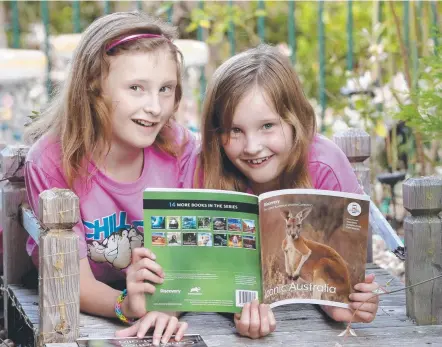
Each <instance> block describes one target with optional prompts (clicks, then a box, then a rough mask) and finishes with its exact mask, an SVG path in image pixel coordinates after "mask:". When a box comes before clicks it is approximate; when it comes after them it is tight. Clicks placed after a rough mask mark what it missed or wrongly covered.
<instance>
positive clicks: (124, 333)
mask: <svg viewBox="0 0 442 347" xmlns="http://www.w3.org/2000/svg"><path fill="white" fill-rule="evenodd" d="M139 322H140V321H138V322H136V323H135V324H134V325H131V326H130V327H128V328H125V329H121V330H117V331H116V332H115V336H116V337H131V336H135V335H136V334H137V331H138V326H139V324H140V323H139Z"/></svg>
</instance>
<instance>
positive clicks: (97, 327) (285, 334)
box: [16, 266, 442, 347]
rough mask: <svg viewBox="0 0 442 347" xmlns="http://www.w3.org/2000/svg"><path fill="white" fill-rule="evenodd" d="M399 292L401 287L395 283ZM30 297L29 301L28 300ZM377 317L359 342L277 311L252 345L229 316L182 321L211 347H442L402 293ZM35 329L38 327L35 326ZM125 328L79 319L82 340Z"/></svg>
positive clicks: (312, 315)
mask: <svg viewBox="0 0 442 347" xmlns="http://www.w3.org/2000/svg"><path fill="white" fill-rule="evenodd" d="M370 269H372V270H375V271H376V273H378V274H382V275H383V276H385V277H388V276H389V275H388V274H386V271H385V270H383V269H378V268H376V267H375V266H370ZM367 272H368V271H367ZM398 286H403V284H401V283H400V281H398ZM16 292H17V294H18V295H19V296H20V295H22V296H24V295H27V296H28V298H27V299H26V305H25V306H26V308H25V310H28V312H29V313H31V312H32V315H33V316H35V315H36V313H35V310H36V306H35V305H32V302H33V298H36V297H37V294H36V292H35V291H34V294H33V296H32V295H30V291H29V290H27V289H24V288H22V287H19V286H17V289H16ZM29 297H30V298H31V299H29ZM381 299H382V301H381V304H380V308H379V310H380V312H379V314H378V315H377V317H376V319H375V320H374V321H373V322H372V323H370V324H363V323H357V324H353V325H352V326H353V328H354V330H355V332H356V334H357V335H358V336H357V337H348V338H347V339H345V340H344V339H343V337H339V336H338V334H339V333H341V332H342V331H344V329H345V327H346V325H345V324H344V323H337V322H334V321H331V320H330V319H328V318H327V317H326V315H325V314H324V313H323V312H322V311H321V310H320V309H318V308H317V306H314V305H308V304H298V305H288V306H280V307H277V308H275V309H274V312H275V316H276V320H277V330H276V331H275V332H274V333H273V334H271V335H270V336H268V337H266V338H263V339H259V340H250V339H248V338H243V337H240V336H238V335H237V334H236V333H235V328H234V324H233V322H232V320H231V318H229V316H227V315H220V314H216V313H188V314H185V315H184V316H183V317H182V320H184V321H187V322H188V323H189V330H188V332H187V333H189V334H192V333H193V334H201V335H202V337H203V338H204V340H205V341H206V343H207V345H208V346H209V347H215V346H223V347H225V346H231V347H249V346H250V347H252V346H272V347H273V346H281V347H292V346H309V347H311V346H326V347H327V346H330V347H335V346H336V343H339V344H341V345H342V346H343V347H348V346H350V347H356V346H362V347H368V346H370V347H371V346H398V345H400V346H401V347H404V346H405V347H408V346H421V345H430V344H431V345H434V346H442V326H419V327H418V326H416V325H414V324H413V322H412V321H411V320H410V319H408V318H407V316H406V314H405V293H404V291H402V292H398V293H394V294H388V295H384V296H382V297H381ZM35 327H38V324H36V325H35ZM124 327H125V325H123V324H121V323H120V322H118V321H117V320H111V319H104V318H100V317H95V316H89V315H85V314H81V315H80V326H79V330H80V337H82V338H87V337H89V338H98V337H102V338H105V337H107V338H109V337H113V336H114V334H115V331H116V330H119V329H122V328H124ZM47 347H74V346H73V345H72V344H47Z"/></svg>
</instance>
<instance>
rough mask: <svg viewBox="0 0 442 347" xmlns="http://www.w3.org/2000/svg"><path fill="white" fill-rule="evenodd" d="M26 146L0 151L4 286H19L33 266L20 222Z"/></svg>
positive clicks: (6, 296) (5, 315)
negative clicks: (2, 182) (17, 284)
mask: <svg viewBox="0 0 442 347" xmlns="http://www.w3.org/2000/svg"><path fill="white" fill-rule="evenodd" d="M28 149H29V148H27V147H23V146H8V147H6V148H4V149H3V150H2V151H1V152H0V166H1V170H2V173H3V175H4V178H6V179H7V182H6V183H4V184H2V191H1V193H2V194H1V200H2V208H1V210H2V211H1V213H2V215H1V218H0V220H1V225H2V227H3V236H2V237H3V285H4V287H5V288H6V289H7V288H8V286H9V285H10V284H14V283H20V281H21V277H22V276H23V275H24V274H25V273H26V272H27V271H29V269H31V267H32V262H31V259H30V258H29V256H28V255H27V253H26V247H25V245H26V239H27V234H26V232H25V231H24V230H23V228H22V226H21V225H20V223H19V216H18V215H19V206H20V205H21V204H23V203H24V202H26V200H27V197H26V188H25V183H24V174H23V166H24V160H25V157H26V154H27V152H28ZM4 293H5V295H4V299H3V300H4V305H3V316H4V325H5V329H6V332H7V334H8V329H9V325H8V318H9V315H8V300H9V298H8V295H7V293H8V291H7V290H6V291H5V292H4Z"/></svg>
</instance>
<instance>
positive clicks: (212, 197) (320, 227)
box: [143, 189, 369, 312]
mask: <svg viewBox="0 0 442 347" xmlns="http://www.w3.org/2000/svg"><path fill="white" fill-rule="evenodd" d="M143 208H144V243H145V247H147V248H149V249H150V250H152V251H153V252H154V253H155V255H156V256H157V260H156V261H157V262H158V263H159V264H160V265H161V266H162V267H163V270H164V272H165V280H164V282H163V283H162V284H161V285H157V287H156V291H155V293H154V294H153V295H148V297H147V310H149V311H150V310H156V311H167V310H170V311H181V312H182V311H205V312H240V311H241V308H242V307H243V306H244V304H245V303H247V302H250V301H252V300H254V299H258V300H259V301H260V302H264V303H267V304H270V306H271V307H276V306H279V305H284V304H289V303H314V304H322V305H332V306H339V307H348V301H349V299H348V296H349V294H350V293H352V292H354V289H353V286H354V285H355V284H356V283H359V282H363V280H364V276H365V262H366V252H367V235H368V216H369V197H368V196H365V195H357V194H349V193H341V192H333V191H322V190H313V189H290V190H279V191H274V192H269V193H265V194H262V195H260V196H255V195H251V194H245V193H238V192H228V191H218V190H203V189H187V190H186V189H147V190H146V191H145V192H144V199H143Z"/></svg>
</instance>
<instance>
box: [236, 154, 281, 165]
mask: <svg viewBox="0 0 442 347" xmlns="http://www.w3.org/2000/svg"><path fill="white" fill-rule="evenodd" d="M273 156H274V154H272V155H269V156H267V157H262V158H258V159H242V161H244V162H246V163H247V164H248V165H250V166H253V167H257V166H260V165H262V164H264V163H267V162H268V161H269V159H271V158H272V157H273Z"/></svg>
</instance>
